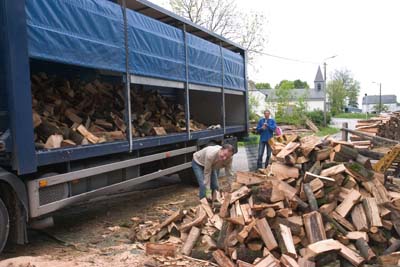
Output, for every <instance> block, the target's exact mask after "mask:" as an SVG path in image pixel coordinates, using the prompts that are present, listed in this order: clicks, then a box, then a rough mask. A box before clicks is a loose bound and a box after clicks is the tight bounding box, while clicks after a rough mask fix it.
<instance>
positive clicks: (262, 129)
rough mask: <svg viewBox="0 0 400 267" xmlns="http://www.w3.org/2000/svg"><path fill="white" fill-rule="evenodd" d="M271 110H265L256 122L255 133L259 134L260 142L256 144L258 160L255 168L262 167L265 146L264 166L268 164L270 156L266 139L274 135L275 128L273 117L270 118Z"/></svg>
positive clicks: (269, 148)
mask: <svg viewBox="0 0 400 267" xmlns="http://www.w3.org/2000/svg"><path fill="white" fill-rule="evenodd" d="M270 116H271V112H270V111H269V110H266V111H265V112H264V118H261V119H260V120H259V121H258V124H257V133H259V134H260V144H259V146H258V160H257V169H261V168H262V160H263V156H264V150H265V147H267V159H266V161H265V168H266V167H267V166H268V164H269V159H270V158H271V152H272V149H271V146H270V145H269V143H268V141H269V139H271V138H272V137H273V136H274V131H275V129H276V122H275V120H274V119H271V118H270Z"/></svg>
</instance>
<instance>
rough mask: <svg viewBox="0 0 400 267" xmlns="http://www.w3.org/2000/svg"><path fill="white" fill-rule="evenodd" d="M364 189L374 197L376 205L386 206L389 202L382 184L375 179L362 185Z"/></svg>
mask: <svg viewBox="0 0 400 267" xmlns="http://www.w3.org/2000/svg"><path fill="white" fill-rule="evenodd" d="M362 184H363V186H364V188H365V189H367V191H368V192H370V193H371V194H372V196H374V198H375V200H376V203H377V204H378V205H382V204H386V203H389V202H390V198H389V193H388V191H387V190H386V188H385V186H384V185H383V183H381V182H380V181H379V180H378V179H377V178H374V179H372V180H371V181H366V182H363V183H362Z"/></svg>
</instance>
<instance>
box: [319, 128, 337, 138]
mask: <svg viewBox="0 0 400 267" xmlns="http://www.w3.org/2000/svg"><path fill="white" fill-rule="evenodd" d="M338 132H340V130H339V129H338V128H334V127H320V128H319V132H318V133H317V136H325V135H331V134H336V133H338Z"/></svg>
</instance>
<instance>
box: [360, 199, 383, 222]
mask: <svg viewBox="0 0 400 267" xmlns="http://www.w3.org/2000/svg"><path fill="white" fill-rule="evenodd" d="M362 203H363V206H364V211H365V215H366V216H367V220H368V223H369V226H370V227H373V226H376V227H382V226H383V225H382V221H381V217H380V216H379V209H378V205H377V203H376V200H375V198H371V197H368V198H364V199H363V201H362Z"/></svg>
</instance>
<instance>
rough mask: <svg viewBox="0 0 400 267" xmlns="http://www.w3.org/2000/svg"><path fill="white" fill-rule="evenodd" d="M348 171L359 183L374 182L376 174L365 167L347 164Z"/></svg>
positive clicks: (355, 163)
mask: <svg viewBox="0 0 400 267" xmlns="http://www.w3.org/2000/svg"><path fill="white" fill-rule="evenodd" d="M346 170H347V172H349V173H350V174H351V175H352V176H354V178H356V179H357V180H358V181H361V182H365V181H369V180H372V179H373V177H374V173H373V172H372V171H371V170H368V169H366V168H365V167H364V166H362V165H361V164H359V163H357V162H353V163H348V164H346Z"/></svg>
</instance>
